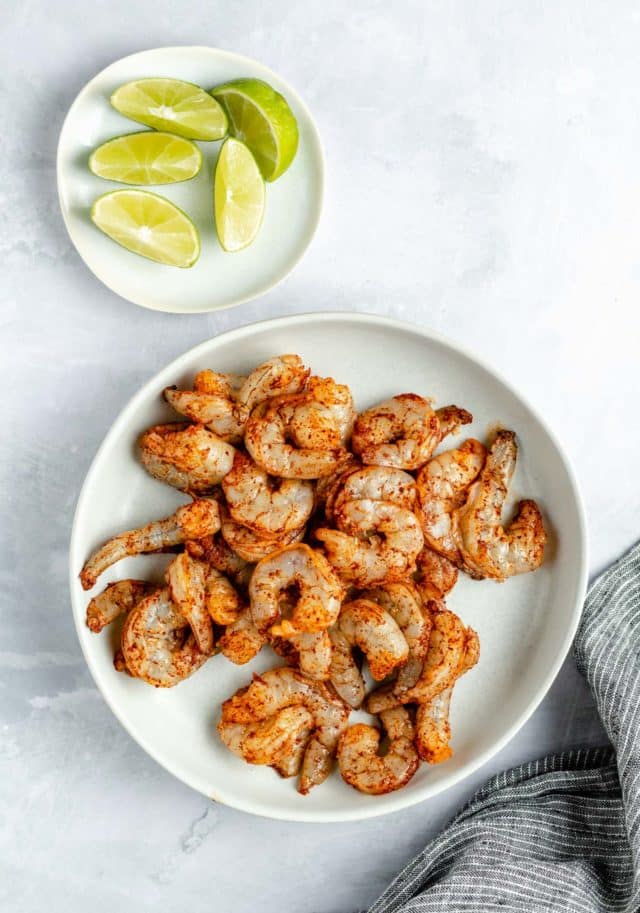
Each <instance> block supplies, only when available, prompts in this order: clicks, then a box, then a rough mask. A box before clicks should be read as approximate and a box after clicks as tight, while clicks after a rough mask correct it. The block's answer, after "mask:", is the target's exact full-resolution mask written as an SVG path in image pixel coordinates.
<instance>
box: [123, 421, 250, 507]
mask: <svg viewBox="0 0 640 913" xmlns="http://www.w3.org/2000/svg"><path fill="white" fill-rule="evenodd" d="M139 445H140V458H141V460H142V465H143V466H144V468H145V469H146V470H147V472H148V473H150V474H151V475H152V476H153V477H154V478H155V479H159V480H160V481H161V482H166V483H167V484H168V485H172V486H173V487H174V488H179V489H180V490H181V491H188V492H193V493H199V494H204V493H206V492H209V491H211V489H212V488H213V487H214V486H215V485H217V484H218V483H219V482H221V481H222V479H223V478H224V477H225V476H226V474H227V473H228V472H229V470H230V469H231V467H232V465H233V456H234V454H235V449H234V448H233V447H232V446H231V444H228V443H226V441H223V440H222V438H219V437H218V436H217V435H216V434H213V432H212V431H208V430H207V429H206V428H204V427H203V426H202V425H185V424H182V423H181V422H172V423H170V424H167V425H155V426H154V427H153V428H149V430H148V431H145V433H144V434H143V435H142V436H141V438H140V442H139Z"/></svg>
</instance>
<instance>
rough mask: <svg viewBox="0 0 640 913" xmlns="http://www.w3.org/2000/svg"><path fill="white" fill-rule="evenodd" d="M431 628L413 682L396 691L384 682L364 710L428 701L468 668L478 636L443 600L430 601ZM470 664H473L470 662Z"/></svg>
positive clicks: (394, 686) (370, 697)
mask: <svg viewBox="0 0 640 913" xmlns="http://www.w3.org/2000/svg"><path fill="white" fill-rule="evenodd" d="M428 607H429V610H430V611H431V613H432V616H433V627H432V630H431V637H430V640H429V649H428V650H427V655H426V657H425V661H424V664H423V667H422V670H421V672H420V677H419V678H418V680H417V681H416V683H415V685H413V686H412V687H411V688H406V689H405V690H403V691H401V692H400V691H398V692H397V691H396V685H395V683H392V684H390V685H384V686H383V687H382V688H378V689H377V690H376V691H374V692H372V693H371V694H370V695H369V696H368V698H367V702H366V704H367V710H368V711H369V712H370V713H380V712H381V711H382V710H387V709H389V708H390V707H395V706H396V705H397V704H398V703H401V704H411V703H418V704H427V703H429V701H431V700H433V698H434V697H436V695H438V694H439V693H440V692H441V691H444V690H445V688H449V687H450V686H451V685H453V683H454V682H455V681H456V679H457V678H459V677H460V675H462V674H463V672H466V671H467V668H470V667H469V665H468V663H469V662H470V657H472V656H475V657H476V659H477V656H478V653H479V644H478V635H477V634H476V632H475V631H474V630H473V629H472V628H466V627H465V626H464V625H463V623H462V622H461V621H460V619H459V618H458V616H457V615H455V614H454V613H453V612H450V611H448V610H447V609H445V608H444V603H436V602H435V601H434V602H431V603H429V606H428ZM472 664H473V663H472Z"/></svg>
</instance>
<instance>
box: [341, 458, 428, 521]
mask: <svg viewBox="0 0 640 913" xmlns="http://www.w3.org/2000/svg"><path fill="white" fill-rule="evenodd" d="M363 498H368V499H370V500H372V501H390V502H391V504H397V505H398V507H406V508H407V509H408V510H413V508H414V506H415V503H416V483H415V480H414V478H413V476H410V475H409V473H408V472H404V470H402V469H394V468H393V467H391V466H365V467H364V468H360V469H355V470H354V471H353V472H350V473H345V475H344V476H343V477H342V482H341V484H340V486H339V488H338V490H337V491H336V493H335V495H334V496H333V497H332V498H330V499H328V500H327V505H326V508H325V513H326V515H327V517H328V519H330V520H332V519H333V518H334V517H336V516H338V515H339V514H340V511H341V509H342V508H343V507H344V505H345V504H346V502H347V501H356V500H361V499H363Z"/></svg>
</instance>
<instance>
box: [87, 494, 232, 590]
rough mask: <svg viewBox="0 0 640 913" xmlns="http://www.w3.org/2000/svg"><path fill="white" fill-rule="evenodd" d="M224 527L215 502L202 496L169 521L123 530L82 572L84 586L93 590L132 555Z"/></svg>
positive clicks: (172, 516)
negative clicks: (104, 575)
mask: <svg viewBox="0 0 640 913" xmlns="http://www.w3.org/2000/svg"><path fill="white" fill-rule="evenodd" d="M218 529H220V512H219V509H218V505H217V504H216V503H215V501H209V500H207V499H206V498H202V499H200V500H197V501H192V502H191V503H190V504H185V505H183V506H182V507H179V508H178V509H177V511H176V512H175V514H172V515H171V516H170V517H167V518H166V519H165V520H154V521H153V522H152V523H148V524H147V525H146V526H143V527H141V528H140V529H133V530H130V531H129V532H125V533H120V534H119V535H118V536H114V538H113V539H109V541H108V542H106V543H105V544H104V545H103V546H102V547H101V548H99V549H98V550H97V551H95V552H94V553H93V554H92V555H91V557H90V558H89V560H88V561H87V563H86V564H85V566H84V567H83V569H82V572H81V574H80V582H81V584H82V587H83V589H85V590H90V589H91V587H92V586H94V585H95V582H96V580H97V579H98V577H99V576H100V574H102V573H103V572H104V571H106V570H107V568H108V567H111V565H112V564H115V563H116V561H120V560H121V559H122V558H127V557H130V556H132V555H141V554H146V553H148V552H159V551H161V550H162V549H164V548H169V547H171V546H174V545H181V544H182V543H183V542H184V541H185V539H200V538H202V537H203V536H208V535H211V534H212V533H215V532H217V530H218Z"/></svg>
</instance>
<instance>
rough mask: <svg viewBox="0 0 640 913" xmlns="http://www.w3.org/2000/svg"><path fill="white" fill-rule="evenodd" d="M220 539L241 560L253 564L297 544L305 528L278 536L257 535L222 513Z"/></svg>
mask: <svg viewBox="0 0 640 913" xmlns="http://www.w3.org/2000/svg"><path fill="white" fill-rule="evenodd" d="M221 532H222V537H223V539H224V540H225V542H226V543H227V545H228V546H229V547H230V548H231V549H232V550H233V551H234V552H236V554H237V555H239V556H240V557H241V558H242V559H243V560H245V561H248V562H251V563H252V564H255V563H256V562H258V561H261V560H262V559H263V558H266V557H268V556H269V555H272V554H273V553H274V552H277V551H279V550H280V549H281V548H284V547H285V546H286V545H290V544H291V543H292V542H297V541H299V540H300V539H302V537H303V536H304V533H305V527H304V526H303V527H302V528H301V529H294V530H291V532H288V533H284V534H283V535H280V536H267V535H262V534H260V533H257V532H256V531H255V530H253V529H249V527H248V526H243V525H242V524H241V523H236V521H235V520H233V519H232V518H231V517H230V516H229V515H228V513H227V512H226V511H225V510H223V511H222V523H221Z"/></svg>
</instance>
